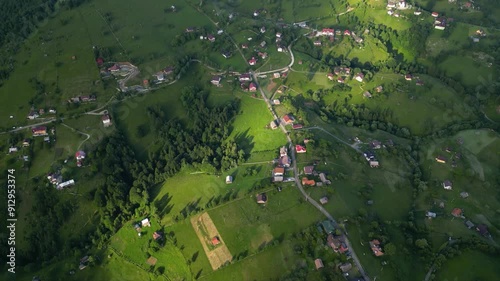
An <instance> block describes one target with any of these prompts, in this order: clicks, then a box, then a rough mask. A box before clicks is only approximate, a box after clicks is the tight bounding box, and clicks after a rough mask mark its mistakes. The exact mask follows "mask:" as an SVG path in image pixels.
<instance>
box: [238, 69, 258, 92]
mask: <svg viewBox="0 0 500 281" xmlns="http://www.w3.org/2000/svg"><path fill="white" fill-rule="evenodd" d="M238 81H239V82H240V87H241V89H242V90H243V91H248V92H256V91H257V84H256V83H255V82H253V81H252V75H251V74H250V73H243V74H241V75H240V76H239V77H238Z"/></svg>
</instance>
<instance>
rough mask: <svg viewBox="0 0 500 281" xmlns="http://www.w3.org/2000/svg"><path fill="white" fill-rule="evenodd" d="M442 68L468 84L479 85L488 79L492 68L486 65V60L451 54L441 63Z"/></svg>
mask: <svg viewBox="0 0 500 281" xmlns="http://www.w3.org/2000/svg"><path fill="white" fill-rule="evenodd" d="M440 68H441V69H442V70H444V71H445V73H446V74H447V75H449V76H451V77H456V78H458V80H459V81H462V82H463V83H464V84H465V85H466V86H477V85H480V84H481V83H482V81H483V80H484V79H487V78H488V77H489V75H490V73H491V72H492V69H491V68H489V67H487V65H485V62H484V61H482V60H480V59H478V58H474V57H473V56H472V55H468V56H449V57H448V58H447V59H446V60H445V61H444V62H442V63H441V64H440Z"/></svg>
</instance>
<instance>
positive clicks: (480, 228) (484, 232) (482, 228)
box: [476, 224, 490, 237]
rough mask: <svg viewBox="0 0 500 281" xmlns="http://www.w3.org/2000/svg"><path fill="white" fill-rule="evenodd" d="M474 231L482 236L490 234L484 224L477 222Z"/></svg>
mask: <svg viewBox="0 0 500 281" xmlns="http://www.w3.org/2000/svg"><path fill="white" fill-rule="evenodd" d="M476 231H477V232H478V233H479V234H480V235H482V236H484V237H488V236H490V232H489V231H488V226H487V225H486V224H478V225H477V227H476Z"/></svg>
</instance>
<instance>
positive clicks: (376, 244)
mask: <svg viewBox="0 0 500 281" xmlns="http://www.w3.org/2000/svg"><path fill="white" fill-rule="evenodd" d="M370 248H371V249H372V251H373V254H375V256H377V257H380V256H383V255H384V252H382V248H381V247H380V241H378V240H377V239H374V240H372V241H370Z"/></svg>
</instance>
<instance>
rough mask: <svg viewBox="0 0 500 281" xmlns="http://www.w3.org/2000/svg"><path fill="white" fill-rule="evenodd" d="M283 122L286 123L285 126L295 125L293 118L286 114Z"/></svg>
mask: <svg viewBox="0 0 500 281" xmlns="http://www.w3.org/2000/svg"><path fill="white" fill-rule="evenodd" d="M283 122H285V124H292V123H293V118H292V117H291V116H290V115H288V114H286V115H285V116H283Z"/></svg>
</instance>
